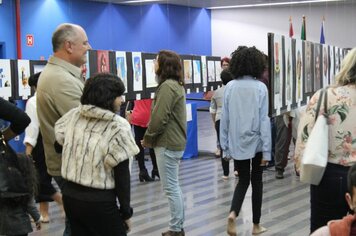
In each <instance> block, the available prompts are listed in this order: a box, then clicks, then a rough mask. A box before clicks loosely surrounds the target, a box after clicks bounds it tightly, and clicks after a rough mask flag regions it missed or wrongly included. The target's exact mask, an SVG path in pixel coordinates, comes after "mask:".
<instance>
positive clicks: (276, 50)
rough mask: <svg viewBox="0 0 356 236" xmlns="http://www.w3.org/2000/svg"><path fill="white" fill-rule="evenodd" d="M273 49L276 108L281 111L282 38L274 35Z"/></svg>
mask: <svg viewBox="0 0 356 236" xmlns="http://www.w3.org/2000/svg"><path fill="white" fill-rule="evenodd" d="M273 42H274V47H273V59H274V60H273V71H274V75H273V78H274V79H273V81H274V86H273V91H274V108H275V109H279V108H281V107H282V97H283V94H282V93H283V73H284V70H283V50H282V36H281V35H274V40H273Z"/></svg>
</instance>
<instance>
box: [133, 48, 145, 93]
mask: <svg viewBox="0 0 356 236" xmlns="http://www.w3.org/2000/svg"><path fill="white" fill-rule="evenodd" d="M141 57H142V55H141V52H132V72H133V91H135V92H136V91H142V89H143V82H142V58H141Z"/></svg>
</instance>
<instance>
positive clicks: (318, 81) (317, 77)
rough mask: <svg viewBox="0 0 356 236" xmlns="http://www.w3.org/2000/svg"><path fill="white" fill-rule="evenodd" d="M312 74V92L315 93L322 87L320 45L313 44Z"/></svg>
mask: <svg viewBox="0 0 356 236" xmlns="http://www.w3.org/2000/svg"><path fill="white" fill-rule="evenodd" d="M313 64H314V66H313V72H314V76H313V77H314V79H313V80H314V81H313V92H314V93H315V92H316V91H318V90H319V89H321V88H322V87H323V84H322V78H323V77H322V76H323V70H322V45H321V44H320V43H314V44H313Z"/></svg>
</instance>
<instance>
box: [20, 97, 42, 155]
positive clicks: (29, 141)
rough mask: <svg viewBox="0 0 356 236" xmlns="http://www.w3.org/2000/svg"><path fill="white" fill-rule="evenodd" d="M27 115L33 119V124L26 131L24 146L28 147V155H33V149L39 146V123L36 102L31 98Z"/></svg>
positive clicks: (27, 106) (27, 105) (27, 107)
mask: <svg viewBox="0 0 356 236" xmlns="http://www.w3.org/2000/svg"><path fill="white" fill-rule="evenodd" d="M25 111H26V114H27V115H28V116H29V117H30V118H31V123H30V125H29V126H27V128H26V129H25V138H24V144H25V146H26V152H25V153H26V155H31V154H32V150H33V148H34V147H35V146H36V144H37V138H38V135H39V132H40V130H39V122H38V119H37V113H36V112H37V111H36V105H35V104H34V100H32V99H31V98H30V100H28V101H27V104H26V110H25Z"/></svg>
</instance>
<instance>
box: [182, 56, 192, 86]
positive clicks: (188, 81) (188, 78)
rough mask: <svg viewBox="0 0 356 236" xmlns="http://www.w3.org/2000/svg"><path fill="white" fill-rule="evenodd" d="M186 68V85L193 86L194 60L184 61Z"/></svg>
mask: <svg viewBox="0 0 356 236" xmlns="http://www.w3.org/2000/svg"><path fill="white" fill-rule="evenodd" d="M183 66H184V83H185V84H191V83H192V82H193V78H192V77H193V71H192V60H183Z"/></svg>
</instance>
